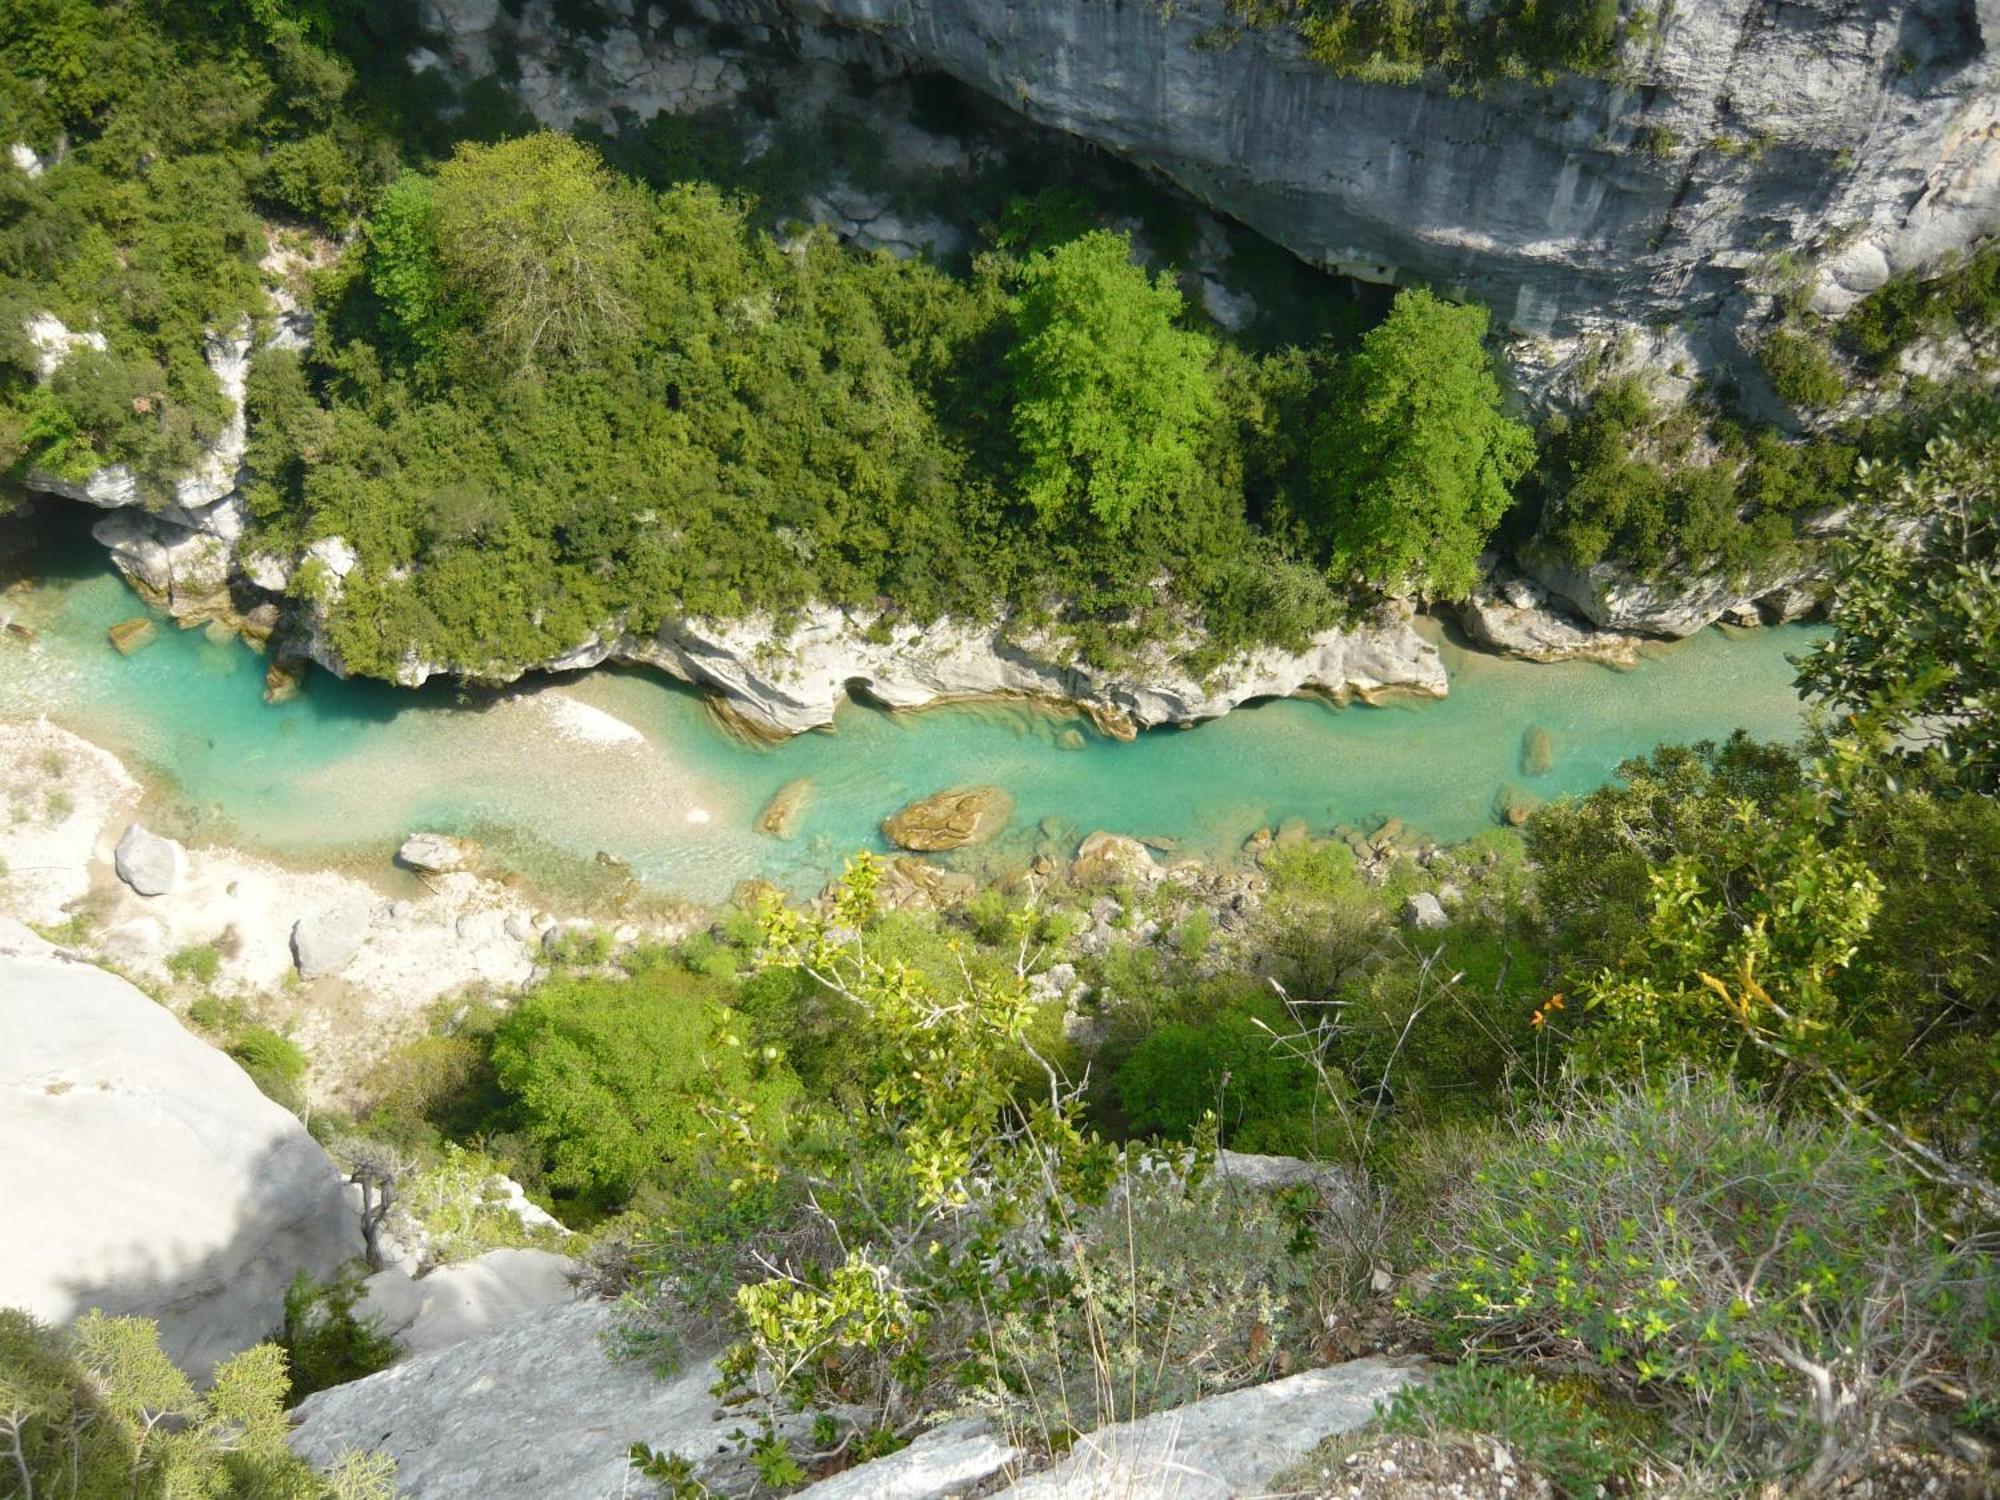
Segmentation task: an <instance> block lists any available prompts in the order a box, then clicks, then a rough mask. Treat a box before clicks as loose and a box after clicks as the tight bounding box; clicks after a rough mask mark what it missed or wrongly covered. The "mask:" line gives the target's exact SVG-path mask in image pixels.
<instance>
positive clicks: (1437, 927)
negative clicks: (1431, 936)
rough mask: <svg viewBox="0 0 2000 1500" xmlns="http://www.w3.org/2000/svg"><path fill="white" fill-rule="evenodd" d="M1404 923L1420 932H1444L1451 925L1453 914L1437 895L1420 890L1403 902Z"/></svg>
mask: <svg viewBox="0 0 2000 1500" xmlns="http://www.w3.org/2000/svg"><path fill="white" fill-rule="evenodd" d="M1403 925H1404V926H1406V927H1414V928H1415V929H1416V930H1417V931H1418V932H1442V931H1443V930H1444V929H1445V928H1447V927H1449V926H1451V916H1450V914H1449V913H1448V912H1446V911H1445V909H1444V903H1443V902H1442V901H1440V900H1438V898H1437V897H1436V896H1434V895H1432V894H1431V893H1430V892H1429V891H1418V892H1417V893H1416V895H1414V896H1412V897H1410V899H1409V900H1407V901H1405V902H1404V903H1403Z"/></svg>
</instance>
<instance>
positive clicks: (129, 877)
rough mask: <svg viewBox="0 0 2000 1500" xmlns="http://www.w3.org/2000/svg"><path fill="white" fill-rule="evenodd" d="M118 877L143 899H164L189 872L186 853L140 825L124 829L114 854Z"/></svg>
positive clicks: (166, 839) (113, 861) (177, 845)
mask: <svg viewBox="0 0 2000 1500" xmlns="http://www.w3.org/2000/svg"><path fill="white" fill-rule="evenodd" d="M112 863H113V864H114V866H115V867H116V868H117V870H118V878H119V879H120V880H122V881H124V882H125V883H126V884H127V885H129V886H131V887H132V889H133V890H135V891H137V892H138V893H139V894H140V895H142V896H164V895H165V894H166V893H167V892H168V891H170V890H172V889H173V888H174V887H175V886H176V885H179V884H180V879H181V876H183V875H185V874H186V873H187V850H185V849H183V848H182V847H181V846H180V845H179V844H177V843H175V842H174V841H173V840H172V839H170V838H162V837H161V836H160V835H159V834H157V833H152V832H149V831H148V830H146V829H144V828H142V827H140V826H139V825H138V824H137V823H134V824H132V825H131V826H130V827H128V828H127V829H126V830H125V833H124V836H123V837H122V838H120V839H119V840H118V847H117V849H115V850H114V851H113V852H112Z"/></svg>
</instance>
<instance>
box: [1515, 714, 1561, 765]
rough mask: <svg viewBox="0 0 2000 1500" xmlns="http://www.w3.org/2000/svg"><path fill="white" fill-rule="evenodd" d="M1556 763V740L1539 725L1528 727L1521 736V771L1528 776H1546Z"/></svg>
mask: <svg viewBox="0 0 2000 1500" xmlns="http://www.w3.org/2000/svg"><path fill="white" fill-rule="evenodd" d="M1555 763H1556V738H1555V736H1554V735H1552V734H1550V733H1549V732H1548V730H1546V729H1544V728H1543V727H1542V726H1541V725H1539V724H1531V725H1529V726H1528V732H1527V733H1526V734H1524V735H1522V736H1521V771H1522V774H1524V775H1527V776H1542V775H1546V774H1547V773H1548V772H1549V771H1550V770H1551V769H1553V768H1554V766H1555Z"/></svg>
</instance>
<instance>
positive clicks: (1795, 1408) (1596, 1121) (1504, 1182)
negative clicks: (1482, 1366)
mask: <svg viewBox="0 0 2000 1500" xmlns="http://www.w3.org/2000/svg"><path fill="white" fill-rule="evenodd" d="M1428 1239H1429V1246H1430V1252H1431V1256H1432V1266H1433V1270H1432V1273H1431V1277H1430V1281H1429V1291H1428V1292H1427V1293H1425V1294H1424V1295H1423V1296H1422V1297H1421V1298H1419V1299H1418V1306H1419V1308H1420V1310H1421V1311H1422V1312H1423V1313H1424V1314H1425V1315H1427V1316H1428V1317H1429V1318H1430V1319H1431V1320H1432V1323H1433V1326H1434V1327H1435V1329H1436V1330H1437V1334H1438V1337H1439V1338H1440V1339H1443V1340H1446V1341H1449V1342H1451V1343H1454V1344H1463V1345H1464V1346H1465V1347H1466V1348H1467V1349H1468V1350H1477V1351H1480V1352H1483V1353H1488V1354H1493V1355H1499V1356H1505V1357H1510V1358H1516V1359H1529V1360H1536V1361H1541V1362H1544V1363H1546V1364H1547V1365H1548V1366H1549V1367H1551V1368H1557V1369H1560V1368H1562V1367H1563V1366H1564V1365H1567V1364H1572V1363H1577V1362H1581V1363H1584V1364H1587V1365H1588V1366H1590V1367H1592V1368H1594V1369H1596V1370H1597V1371H1599V1372H1600V1374H1601V1375H1602V1376H1603V1377H1604V1378H1606V1379H1607V1380H1610V1381H1612V1382H1614V1383H1616V1384H1617V1385H1619V1386H1622V1387H1623V1388H1625V1389H1627V1390H1629V1391H1631V1392H1632V1393H1634V1394H1635V1395H1636V1394H1642V1393H1643V1394H1644V1395H1645V1396H1646V1397H1647V1398H1648V1399H1651V1400H1653V1401H1657V1402H1659V1403H1661V1405H1662V1406H1663V1408H1664V1409H1665V1410H1666V1411H1667V1413H1668V1414H1669V1415H1670V1417H1671V1419H1672V1420H1673V1421H1674V1422H1675V1423H1676V1424H1678V1425H1679V1427H1680V1428H1681V1430H1682V1431H1683V1433H1684V1435H1685V1436H1687V1437H1688V1438H1690V1439H1691V1440H1696V1441H1706V1442H1712V1441H1714V1439H1715V1438H1716V1437H1718V1436H1719V1435H1721V1434H1725V1433H1728V1434H1731V1436H1732V1441H1733V1442H1734V1443H1736V1444H1738V1445H1740V1447H1739V1450H1738V1451H1739V1452H1742V1453H1754V1452H1755V1451H1756V1447H1757V1442H1758V1441H1764V1442H1768V1443H1769V1444H1770V1445H1771V1446H1772V1449H1773V1450H1774V1451H1776V1452H1778V1453H1780V1454H1782V1455H1783V1457H1782V1458H1781V1460H1780V1463H1781V1464H1782V1463H1789V1462H1798V1463H1802V1464H1810V1469H1809V1472H1808V1475H1807V1478H1806V1480H1805V1481H1804V1483H1805V1487H1806V1489H1808V1490H1811V1491H1814V1492H1817V1489H1816V1487H1817V1486H1823V1485H1825V1484H1828V1483H1830V1482H1831V1481H1832V1480H1834V1479H1836V1478H1838V1477H1839V1476H1840V1474H1842V1473H1843V1472H1845V1471H1846V1470H1847V1469H1848V1468H1849V1467H1850V1466H1851V1465H1852V1464H1853V1463H1854V1462H1856V1461H1857V1460H1858V1458H1859V1456H1860V1455H1861V1454H1862V1453H1863V1452H1865V1451H1866V1450H1867V1448H1868V1446H1869V1443H1870V1441H1871V1440H1872V1438H1873V1436H1874V1432H1875V1430H1876V1424H1877V1423H1878V1422H1879V1421H1881V1420H1882V1418H1883V1416H1884V1414H1885V1412H1886V1411H1887V1410H1888V1409H1890V1408H1893V1406H1894V1404H1895V1403H1896V1402H1898V1401H1899V1400H1905V1399H1907V1398H1908V1397H1910V1396H1911V1395H1912V1394H1913V1393H1915V1392H1916V1391H1917V1390H1918V1389H1920V1388H1922V1387H1924V1386H1926V1385H1928V1384H1929V1383H1930V1382H1932V1381H1933V1380H1935V1379H1938V1378H1945V1379H1948V1380H1950V1381H1952V1382H1959V1383H1961V1384H1959V1388H1960V1389H1963V1390H1967V1391H1990V1390H1992V1389H1993V1385H1992V1382H1993V1381H1994V1379H1995V1378H1996V1377H2000V1364H1996V1360H1995V1351H1996V1350H2000V1340H1996V1335H1997V1334H2000V1266H1996V1264H1995V1262H1994V1261H1993V1260H1992V1259H1991V1258H1990V1257H1988V1256H1986V1255H1984V1254H1982V1253H1981V1252H1980V1248H1979V1246H1978V1245H1977V1243H1976V1242H1973V1241H1964V1242H1961V1243H1959V1244H1956V1245H1954V1244H1951V1243H1949V1242H1947V1241H1946V1240H1944V1239H1943V1238H1942V1237H1940V1236H1939V1235H1938V1234H1937V1232H1936V1231H1935V1230H1933V1229H1931V1228H1930V1227H1929V1222H1928V1220H1927V1218H1926V1217H1925V1215H1924V1213H1923V1212H1922V1208H1921V1205H1920V1203H1919V1200H1918V1198H1917V1195H1916V1191H1915V1184H1914V1183H1913V1181H1912V1180H1911V1179H1910V1178H1909V1177H1908V1176H1907V1175H1906V1174H1905V1172H1904V1170H1903V1169H1902V1168H1901V1167H1900V1166H1899V1164H1898V1163H1897V1161H1896V1159H1895V1158H1894V1157H1892V1156H1891V1155H1890V1154H1889V1152H1888V1151H1887V1150H1886V1149H1885V1148H1884V1146H1883V1144H1882V1142H1881V1141H1880V1140H1878V1139H1876V1138H1875V1137H1873V1136H1871V1135H1870V1134H1868V1133H1867V1132H1866V1131H1863V1130H1860V1129H1857V1128H1854V1127H1851V1126H1844V1125H1825V1124H1818V1123H1813V1122H1810V1121H1793V1122H1788V1121H1786V1120H1784V1119H1782V1118H1780V1117H1779V1116H1778V1115H1777V1113H1776V1112H1775V1111H1773V1110H1771V1109H1770V1108H1768V1107H1766V1106H1764V1105H1761V1104H1759V1103H1756V1102H1754V1101H1752V1100H1751V1099H1749V1098H1747V1097H1746V1096H1745V1095H1743V1094H1742V1093H1741V1092H1739V1091H1738V1090H1736V1089H1735V1088H1733V1087H1731V1086H1729V1085H1727V1084H1723V1083H1702V1082H1690V1081H1677V1082H1674V1083H1670V1084H1666V1085H1664V1086H1662V1087H1659V1088H1655V1089H1643V1088H1636V1087H1635V1088H1631V1089H1624V1090H1614V1091H1612V1092H1610V1093H1607V1094H1603V1095H1600V1096H1596V1097H1585V1098H1580V1099H1578V1100H1577V1101H1576V1102H1575V1103H1574V1105H1573V1106H1572V1107H1571V1108H1570V1109H1569V1110H1568V1111H1567V1112H1566V1113H1564V1114H1562V1115H1559V1116H1556V1117H1554V1118H1552V1119H1551V1120H1549V1121H1547V1122H1546V1123H1542V1124H1535V1123H1529V1124H1527V1125H1524V1126H1523V1127H1522V1129H1521V1130H1520V1133H1519V1134H1518V1135H1517V1136H1516V1137H1515V1138H1514V1139H1513V1140H1512V1141H1510V1142H1507V1143H1505V1144H1502V1145H1501V1146H1499V1147H1498V1148H1497V1149H1496V1150H1494V1151H1493V1152H1492V1153H1491V1154H1490V1155H1489V1156H1488V1157H1487V1158H1486V1159H1485V1160H1483V1161H1480V1162H1479V1163H1477V1165H1476V1168H1475V1170H1474V1171H1473V1173H1472V1175H1471V1177H1470V1179H1469V1181H1468V1182H1467V1183H1466V1185H1465V1186H1464V1188H1463V1189H1462V1190H1460V1191H1458V1192H1456V1193H1454V1194H1452V1195H1450V1196H1449V1197H1447V1198H1446V1199H1445V1200H1444V1201H1443V1202H1442V1203H1440V1204H1438V1205H1436V1206H1435V1207H1434V1208H1433V1210H1432V1213H1431V1227H1430V1231H1429V1235H1428ZM1802 1416H1803V1417H1804V1420H1803V1421H1802V1420H1801V1417H1802ZM1751 1434H1755V1439H1754V1440H1752V1439H1751Z"/></svg>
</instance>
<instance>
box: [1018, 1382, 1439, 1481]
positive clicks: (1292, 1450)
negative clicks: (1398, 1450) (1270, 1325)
mask: <svg viewBox="0 0 2000 1500" xmlns="http://www.w3.org/2000/svg"><path fill="white" fill-rule="evenodd" d="M1417 1375H1418V1371H1417V1370H1416V1369H1415V1368H1414V1367H1413V1366H1410V1365H1406V1364H1396V1363H1392V1362H1391V1361H1389V1360H1384V1359H1357V1360H1353V1361H1351V1362H1350V1363H1347V1364H1344V1365H1332V1366H1329V1367H1328V1368H1326V1369H1323V1370H1307V1371H1306V1372H1305V1373H1304V1374H1301V1375H1292V1376H1288V1377H1286V1378H1285V1379H1283V1380H1274V1381H1272V1382H1270V1383H1269V1384H1268V1385H1259V1386H1252V1387H1251V1388H1250V1389H1249V1390H1244V1391H1231V1392H1230V1393H1229V1394H1227V1395H1224V1396H1211V1397H1209V1398H1208V1399H1207V1400H1206V1401H1196V1402H1193V1403H1191V1404H1189V1405H1187V1406H1183V1407H1180V1408H1178V1409H1176V1410H1174V1411H1165V1412H1158V1413H1156V1414H1155V1415H1153V1416H1150V1417H1142V1418H1141V1419H1140V1420H1138V1421H1136V1422H1120V1423H1117V1424H1116V1425H1114V1426H1111V1427H1105V1428H1101V1429H1099V1430H1098V1431H1096V1432H1093V1433H1090V1434H1089V1435H1087V1436H1085V1437H1081V1438H1079V1439H1077V1442H1076V1445H1075V1446H1074V1447H1073V1448H1071V1449H1070V1451H1069V1453H1068V1454H1067V1455H1066V1456H1065V1457H1063V1458H1062V1459H1061V1460H1059V1461H1058V1462H1057V1463H1056V1464H1055V1465H1054V1466H1053V1467H1052V1468H1050V1469H1047V1470H1045V1471H1044V1472H1042V1473H1040V1474H1034V1475H1030V1476H1029V1477H1028V1478H1026V1479H1024V1480H1022V1481H1020V1482H1019V1483H1018V1484H1015V1485H1012V1486H1010V1487H1009V1488H1007V1489H1004V1490H1001V1491H1000V1492H999V1500H1086V1497H1096V1496H1112V1495H1115V1496H1119V1497H1121V1500H1128V1497H1129V1500H1236V1497H1238V1496H1243V1495H1262V1494H1267V1493H1269V1492H1270V1481H1271V1480H1272V1479H1273V1478H1275V1477H1276V1476H1277V1475H1279V1474H1281V1473H1283V1472H1284V1471H1285V1470H1286V1469H1288V1468H1290V1467H1291V1466H1292V1465H1293V1464H1295V1463H1297V1462H1298V1461H1299V1460H1300V1459H1301V1458H1303V1457H1305V1455H1306V1454H1307V1453H1310V1452H1311V1451H1312V1450H1313V1448H1314V1447H1315V1446H1317V1445H1318V1444H1319V1442H1320V1441H1321V1440H1322V1439H1324V1438H1328V1437H1332V1436H1333V1435H1334V1434H1336V1433H1342V1432H1352V1431H1353V1430H1354V1429H1355V1428H1357V1427H1360V1426H1362V1425H1363V1424H1364V1423H1366V1422H1367V1421H1368V1419H1369V1418H1370V1417H1372V1416H1374V1414H1375V1403H1376V1402H1378V1401H1382V1400H1386V1399H1387V1398H1388V1397H1389V1396H1391V1395H1393V1394H1394V1393H1395V1392H1396V1391H1398V1390H1400V1389H1401V1388H1402V1387H1403V1386H1405V1385H1407V1384H1408V1383H1409V1382H1410V1381H1411V1380H1413V1379H1415V1378H1417Z"/></svg>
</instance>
